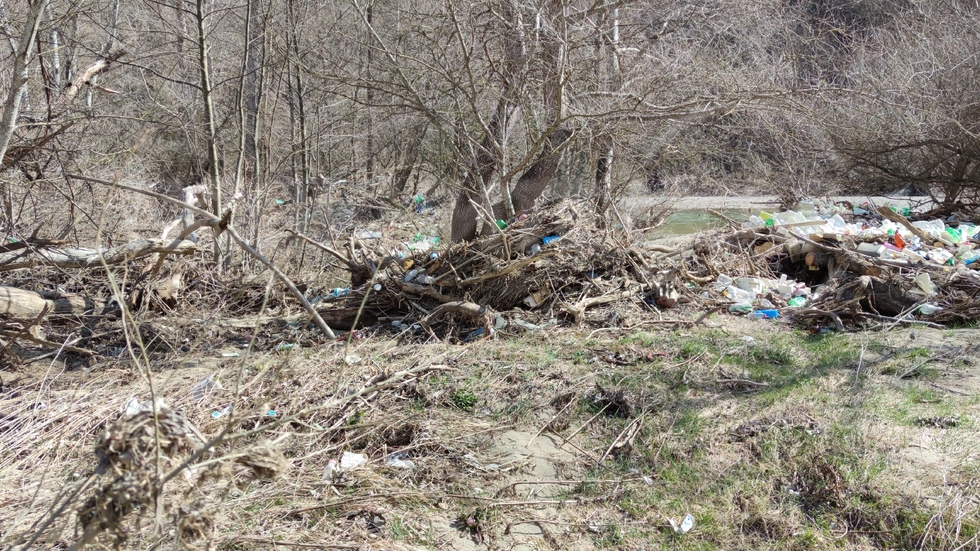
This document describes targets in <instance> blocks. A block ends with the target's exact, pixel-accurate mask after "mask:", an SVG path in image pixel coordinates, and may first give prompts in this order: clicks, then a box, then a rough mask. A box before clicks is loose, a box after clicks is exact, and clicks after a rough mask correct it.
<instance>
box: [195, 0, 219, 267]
mask: <svg viewBox="0 0 980 551" xmlns="http://www.w3.org/2000/svg"><path fill="white" fill-rule="evenodd" d="M204 2H205V0H197V2H196V3H195V6H196V11H195V14H194V15H195V16H196V18H197V53H198V62H199V63H200V71H201V95H202V97H201V100H202V102H203V103H204V125H205V126H204V129H205V138H206V141H207V148H208V165H209V166H208V175H209V176H210V178H211V210H212V211H213V213H214V215H215V216H221V176H220V170H219V166H218V138H217V128H216V126H215V121H214V101H213V98H212V93H211V92H212V91H211V70H210V67H209V65H208V57H209V56H208V43H207V28H206V27H207V25H206V23H207V14H206V13H205V11H204V10H205V6H204ZM219 260H221V248H220V247H219V246H218V242H217V241H215V243H214V261H215V262H216V263H218V262H219Z"/></svg>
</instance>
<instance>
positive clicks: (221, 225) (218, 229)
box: [66, 174, 337, 339]
mask: <svg viewBox="0 0 980 551" xmlns="http://www.w3.org/2000/svg"><path fill="white" fill-rule="evenodd" d="M66 176H67V177H68V178H75V179H78V180H84V181H86V182H92V183H94V184H102V185H106V186H112V187H117V188H119V189H125V190H127V191H133V192H136V193H140V194H143V195H148V196H150V197H155V198H157V199H160V200H163V201H167V202H168V203H173V204H175V205H178V206H180V207H183V208H185V209H187V210H189V211H191V212H193V213H195V214H198V215H200V216H203V217H205V219H207V221H208V222H210V223H209V224H208V225H209V226H210V227H211V228H212V229H213V230H214V232H215V234H216V235H218V234H220V233H222V230H224V231H227V232H228V235H230V236H231V238H232V240H234V241H235V243H237V244H238V246H239V247H241V248H242V250H244V251H245V252H247V253H248V254H250V255H251V256H252V257H253V258H255V259H256V260H258V261H259V262H261V263H262V264H263V265H265V267H266V268H269V270H271V271H272V273H274V274H275V275H276V277H278V278H279V280H280V281H282V282H283V283H284V284H285V285H286V287H288V288H289V291H290V292H291V293H292V294H293V296H295V297H296V299H297V300H299V302H300V304H302V305H303V309H305V310H306V311H307V312H308V313H309V314H310V317H312V318H313V320H314V321H315V322H316V325H317V327H319V328H320V330H321V331H323V334H324V335H326V336H327V338H329V339H335V338H337V335H335V334H334V332H333V330H332V329H330V326H328V325H327V323H326V322H325V321H323V318H322V317H320V314H319V313H317V311H316V309H315V308H313V305H312V304H310V301H308V300H307V299H306V296H305V295H304V294H303V293H302V292H301V291H300V290H299V289H297V288H296V284H295V283H293V281H292V280H291V279H289V277H288V276H286V274H284V273H282V271H281V270H280V269H279V268H277V267H276V265H275V264H273V263H272V261H270V260H269V259H268V258H266V257H265V256H264V255H263V254H262V253H260V252H259V251H257V250H255V249H254V248H253V247H252V246H251V245H249V244H248V242H247V241H245V239H243V238H242V236H241V235H239V234H238V232H236V231H235V229H234V228H233V227H231V226H230V225H228V221H227V220H226V219H224V218H219V217H218V216H216V215H214V214H212V213H210V212H208V211H206V210H203V209H199V208H197V207H195V206H194V205H190V204H188V203H185V202H183V201H181V200H179V199H174V198H173V197H168V196H166V195H163V194H161V193H156V192H153V191H149V190H146V189H140V188H137V187H133V186H127V185H126V184H120V183H118V182H110V181H108V180H100V179H98V178H91V177H88V176H81V175H79V174H68V175H66Z"/></svg>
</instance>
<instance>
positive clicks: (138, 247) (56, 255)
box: [0, 238, 197, 272]
mask: <svg viewBox="0 0 980 551" xmlns="http://www.w3.org/2000/svg"><path fill="white" fill-rule="evenodd" d="M195 252H197V244H195V243H193V242H191V241H173V240H167V239H158V238H154V239H141V240H139V241H133V242H131V243H126V244H125V245H120V246H118V247H113V248H111V249H106V250H102V251H98V250H93V249H61V250H53V249H34V250H30V251H22V252H20V251H18V252H10V253H5V254H2V255H0V272H9V271H11V270H19V269H22V268H33V267H35V266H57V267H59V268H92V267H95V266H101V265H102V263H103V262H104V263H105V264H122V263H123V262H128V261H130V260H134V259H137V258H142V257H144V256H149V255H151V254H157V253H166V254H181V255H186V254H193V253H195Z"/></svg>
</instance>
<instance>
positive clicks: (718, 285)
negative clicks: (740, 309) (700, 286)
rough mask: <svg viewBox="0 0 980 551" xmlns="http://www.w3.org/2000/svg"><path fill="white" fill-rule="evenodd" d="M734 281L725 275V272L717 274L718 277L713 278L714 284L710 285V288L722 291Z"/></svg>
mask: <svg viewBox="0 0 980 551" xmlns="http://www.w3.org/2000/svg"><path fill="white" fill-rule="evenodd" d="M734 282H735V280H733V279H732V278H730V277H728V276H726V275H725V274H718V279H717V280H715V283H714V285H712V288H714V290H715V291H724V290H725V288H726V287H728V286H729V285H731V284H732V283H734Z"/></svg>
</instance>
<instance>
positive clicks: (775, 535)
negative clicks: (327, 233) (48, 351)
mask: <svg viewBox="0 0 980 551" xmlns="http://www.w3.org/2000/svg"><path fill="white" fill-rule="evenodd" d="M718 320H724V321H725V323H724V325H721V326H718V325H717V321H718ZM709 322H711V323H712V325H714V327H698V328H693V329H680V330H677V331H661V332H638V331H636V330H629V329H613V330H609V331H602V332H592V331H588V330H586V331H582V330H579V329H576V328H572V327H556V328H552V329H548V330H545V331H537V332H532V333H524V334H516V333H515V334H513V335H511V336H507V337H500V338H498V339H497V340H491V339H484V340H481V341H477V342H474V343H471V344H467V345H445V344H430V345H418V344H410V343H408V342H406V341H404V340H399V339H398V338H397V337H393V336H392V335H384V334H378V335H375V336H373V337H370V338H365V339H362V340H357V341H354V342H353V343H352V345H351V347H350V348H349V349H346V350H345V348H344V346H343V345H342V344H336V345H328V346H321V347H318V348H304V347H299V346H298V347H294V348H292V349H291V350H288V351H283V352H276V351H266V352H257V353H254V354H252V355H244V353H243V354H242V356H241V357H237V358H236V357H229V358H224V357H221V354H222V352H223V351H227V350H232V349H233V348H232V345H233V344H234V342H236V341H232V340H226V341H224V343H225V344H224V346H223V347H222V346H216V345H212V346H211V347H210V348H208V349H206V350H205V349H198V350H197V351H196V352H194V353H183V354H181V353H171V354H170V355H169V359H168V360H167V361H166V362H161V364H160V366H158V367H157V368H156V369H155V370H154V373H153V378H154V387H155V388H156V392H157V395H158V397H159V398H161V399H162V400H164V402H166V403H167V404H168V405H169V406H170V408H172V410H171V411H173V412H175V413H179V415H180V417H181V419H184V420H186V423H187V424H188V426H192V427H193V428H194V430H196V431H199V433H200V437H201V438H203V439H204V440H208V441H211V442H212V444H211V451H205V452H203V453H201V454H199V455H198V456H197V457H195V458H192V459H191V460H190V461H189V462H187V460H188V457H190V456H188V455H187V454H186V452H181V453H182V454H183V455H180V454H178V455H174V454H172V453H169V452H168V451H167V450H170V448H167V446H166V445H165V443H161V444H156V443H155V442H156V440H155V438H156V437H155V436H153V435H154V434H162V433H159V432H155V430H149V431H148V432H144V433H139V434H146V435H148V436H150V437H152V438H151V440H145V441H144V445H143V447H142V448H139V449H141V450H144V451H143V452H141V454H142V455H141V457H144V458H150V459H149V460H144V461H142V463H140V464H141V465H146V468H148V469H149V470H141V471H139V472H141V473H143V474H142V475H141V476H145V477H148V478H145V479H141V480H144V482H146V484H144V485H143V486H141V488H143V490H141V491H142V493H140V492H136V494H134V495H135V496H136V498H137V501H138V503H139V504H138V505H134V506H133V507H132V508H130V509H127V510H123V509H118V508H117V509H112V508H111V507H109V506H108V505H106V503H107V502H106V501H105V500H106V499H107V498H105V497H104V496H106V492H105V491H103V490H100V489H99V488H103V489H105V488H109V487H111V480H110V479H108V478H106V475H104V474H98V473H99V467H98V465H99V459H98V457H97V456H96V454H95V449H96V448H97V446H102V449H106V448H105V446H106V444H105V442H106V440H105V438H106V434H114V435H119V434H131V436H132V435H135V434H136V433H132V431H130V432H129V433H127V432H125V431H124V432H122V433H120V432H119V431H117V430H116V429H113V428H112V427H118V426H119V425H118V424H119V423H121V422H125V419H126V416H124V415H122V414H121V411H122V410H123V408H124V406H125V405H126V403H127V402H128V401H129V399H130V397H134V398H136V400H137V401H138V402H139V401H144V400H147V399H148V398H149V394H148V390H149V387H148V386H147V383H146V381H144V380H142V379H141V378H139V377H137V376H134V375H133V372H132V371H130V370H126V369H120V367H124V366H125V360H119V361H118V362H117V364H115V365H114V366H112V367H109V366H106V367H105V368H102V369H96V370H94V371H92V372H82V371H80V370H70V369H68V370H66V369H65V368H64V366H63V365H61V364H54V365H52V366H51V368H50V369H48V368H47V367H46V366H45V367H44V368H43V369H38V368H37V365H36V364H33V367H31V366H26V367H22V368H20V369H19V371H18V372H17V373H16V376H13V377H12V376H10V374H9V373H4V381H5V386H4V388H3V394H2V395H0V400H2V402H0V404H2V406H3V410H2V411H3V417H2V418H0V424H2V425H0V426H2V427H3V429H2V432H0V446H2V448H0V485H2V486H0V496H3V497H2V498H0V500H2V505H3V506H2V508H0V525H2V526H3V528H2V529H0V548H3V549H20V548H22V547H23V546H24V544H25V543H26V542H28V541H30V539H31V538H32V537H34V536H37V537H38V539H37V542H36V544H35V545H38V546H42V547H54V546H70V545H72V544H77V543H79V542H80V541H82V540H83V539H84V538H85V536H84V534H85V530H84V528H86V527H91V526H92V525H93V524H92V522H91V518H90V517H91V515H90V511H91V510H92V508H91V507H88V506H87V504H93V503H101V504H102V506H103V507H102V510H104V511H109V510H114V511H116V512H117V513H119V514H118V515H117V516H119V519H116V520H118V522H117V523H116V524H114V525H113V526H111V527H109V526H108V525H107V527H106V528H104V529H103V530H101V531H100V533H99V534H95V535H94V536H93V537H92V538H91V539H92V540H94V541H99V542H102V543H105V544H112V543H113V542H114V541H117V540H119V544H120V545H121V546H122V547H124V548H132V549H145V548H148V547H150V546H153V545H158V544H160V543H164V542H179V544H180V545H183V546H185V547H188V548H202V549H204V548H208V547H209V546H212V547H217V548H225V549H268V548H273V546H274V544H275V545H281V546H289V545H294V546H295V545H299V544H309V545H315V544H320V543H322V542H328V541H329V542H332V543H333V544H336V545H343V546H350V547H352V548H362V549H369V548H383V549H421V548H427V549H471V548H476V547H480V546H486V547H490V548H500V549H506V548H511V547H512V546H516V545H531V546H537V547H539V548H555V549H559V548H561V549H592V548H622V549H657V548H664V547H670V548H676V549H972V548H976V547H977V530H978V526H980V520H978V512H977V504H978V492H977V485H976V484H975V480H976V478H977V475H978V472H977V471H978V469H977V457H978V449H977V444H976V442H977V441H978V440H977V438H976V435H977V428H976V427H977V425H976V421H975V419H976V416H977V413H978V411H980V407H978V404H980V402H978V400H977V398H976V395H977V390H978V389H980V387H978V386H976V385H975V384H974V382H975V381H976V380H977V379H976V378H974V377H976V375H977V373H976V367H973V366H969V365H964V364H963V363H962V362H961V361H959V358H958V357H956V356H951V355H950V354H949V353H948V352H949V351H951V350H959V349H960V348H956V347H969V346H970V343H971V342H972V341H970V340H969V339H971V338H973V337H974V336H975V335H974V333H962V332H956V331H934V330H928V331H922V330H916V332H915V333H914V334H915V335H916V337H915V338H914V339H910V332H908V331H895V332H892V333H883V334H867V333H866V334H853V335H836V334H830V335H816V336H813V335H809V334H806V333H801V332H798V331H793V330H791V329H789V328H788V327H785V326H782V325H779V324H770V323H769V322H750V321H733V320H732V318H730V317H727V316H725V317H719V318H711V319H709ZM745 337H751V339H746V338H745ZM403 338H404V337H403ZM237 346H238V348H237V350H238V351H242V350H243V349H242V348H241V344H240V343H239V344H238V345H237ZM225 353H227V352H225ZM924 360H929V361H928V362H926V363H925V364H922V365H921V366H920V365H919V364H920V363H922V362H923V361H924ZM916 366H918V367H916ZM912 368H915V370H913V371H910V370H911V369H912ZM208 375H215V376H216V377H217V379H218V380H219V381H221V386H222V387H223V389H221V388H212V389H211V390H210V392H205V393H197V394H196V395H194V394H192V393H191V392H190V387H191V386H192V385H193V384H194V383H196V382H198V381H200V380H201V379H203V378H205V377H206V376H208ZM964 381H965V383H964ZM971 381H973V382H971ZM962 384H967V385H968V386H967V387H966V388H964V387H963V386H960V385H962ZM228 405H233V409H232V413H231V414H230V415H225V416H220V417H218V418H214V417H213V416H212V415H213V414H214V413H215V412H221V411H223V410H224V409H225V408H226V407H227V406H228ZM951 417H956V418H957V422H956V423H955V424H954V425H948V426H947V425H935V424H930V423H921V422H918V421H916V420H917V419H929V418H951ZM152 419H154V418H151V419H149V421H152ZM151 425H154V422H150V423H149V424H148V425H147V424H143V425H140V426H142V427H144V429H141V430H145V428H146V427H149V426H151ZM120 438H121V437H120ZM133 438H135V436H133ZM216 438H217V440H215V439H216ZM131 440H132V438H121V440H120V439H116V440H113V441H120V442H123V441H125V442H129V441H131ZM100 441H102V442H103V444H98V443H99V442H100ZM191 447H192V448H194V446H191ZM197 447H198V448H200V445H198V446H197ZM113 449H115V448H113ZM120 449H129V448H125V446H124V448H120ZM157 450H160V452H161V454H162V455H164V456H167V457H170V456H173V458H172V459H170V460H167V461H162V462H161V460H159V459H157V458H156V455H157V453H158V451H157ZM343 452H351V453H359V454H363V455H364V456H366V458H367V459H368V463H367V464H366V465H365V466H363V467H360V468H357V469H352V470H348V471H346V472H342V473H336V474H335V475H334V476H333V477H332V480H331V481H327V480H325V479H324V473H325V471H326V470H327V468H328V464H329V463H330V462H331V461H332V460H333V461H339V460H340V459H341V455H342V454H343ZM168 454H169V455H168ZM279 457H282V458H284V460H285V463H284V464H282V463H281V462H280V460H278V459H277V458H279ZM393 459H397V460H399V461H401V462H402V463H398V461H392V460H393ZM168 461H169V463H168ZM405 461H410V462H411V468H403V467H404V466H405V463H404V462H405ZM182 462H187V468H185V469H183V470H181V471H180V472H179V474H178V475H176V476H175V477H174V478H173V480H172V481H171V483H169V484H168V485H166V486H163V487H159V486H156V484H157V482H155V480H158V479H157V478H154V477H156V476H158V475H157V474H156V470H157V469H158V468H160V467H159V466H162V467H163V468H162V469H161V471H162V472H164V473H168V472H173V471H174V466H175V465H176V464H180V463H182ZM127 469H128V467H127ZM279 469H282V470H283V472H284V475H283V476H275V475H276V474H277V472H278V471H279ZM122 472H123V471H120V473H122ZM127 472H129V471H127ZM206 473H212V474H211V475H208V474H206ZM260 475H261V476H260ZM86 481H90V482H86ZM107 484H108V485H107ZM161 488H162V489H161ZM147 491H149V494H147ZM154 492H157V493H156V494H155V493H154ZM155 495H156V497H154V496H155ZM100 496H101V497H100ZM100 499H102V500H103V501H101V502H100V501H99V500H100ZM110 501H112V500H110ZM117 502H118V500H117V501H112V503H117ZM160 503H163V504H164V505H165V506H164V505H158V504H160ZM107 507H108V508H107ZM59 508H60V509H61V510H60V511H59ZM52 512H54V513H58V514H54V515H53V514H52ZM687 513H691V514H692V515H693V517H694V518H695V526H694V528H693V529H692V530H691V531H690V532H689V533H687V534H685V535H683V536H680V535H677V534H675V533H674V530H673V529H672V528H671V520H674V521H679V520H680V519H681V518H682V517H683V516H684V515H685V514H687ZM49 518H52V519H53V520H52V521H51V522H50V524H49V525H48V526H47V527H45V529H44V530H43V531H41V530H39V528H40V527H41V526H42V524H41V523H43V522H44V521H45V519H49ZM76 526H78V527H79V528H81V530H79V531H77V532H76ZM109 528H111V529H109ZM113 534H114V535H113ZM120 534H124V536H125V537H123V538H120V537H119V536H120ZM59 542H60V543H59ZM277 542H278V543H277Z"/></svg>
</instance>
